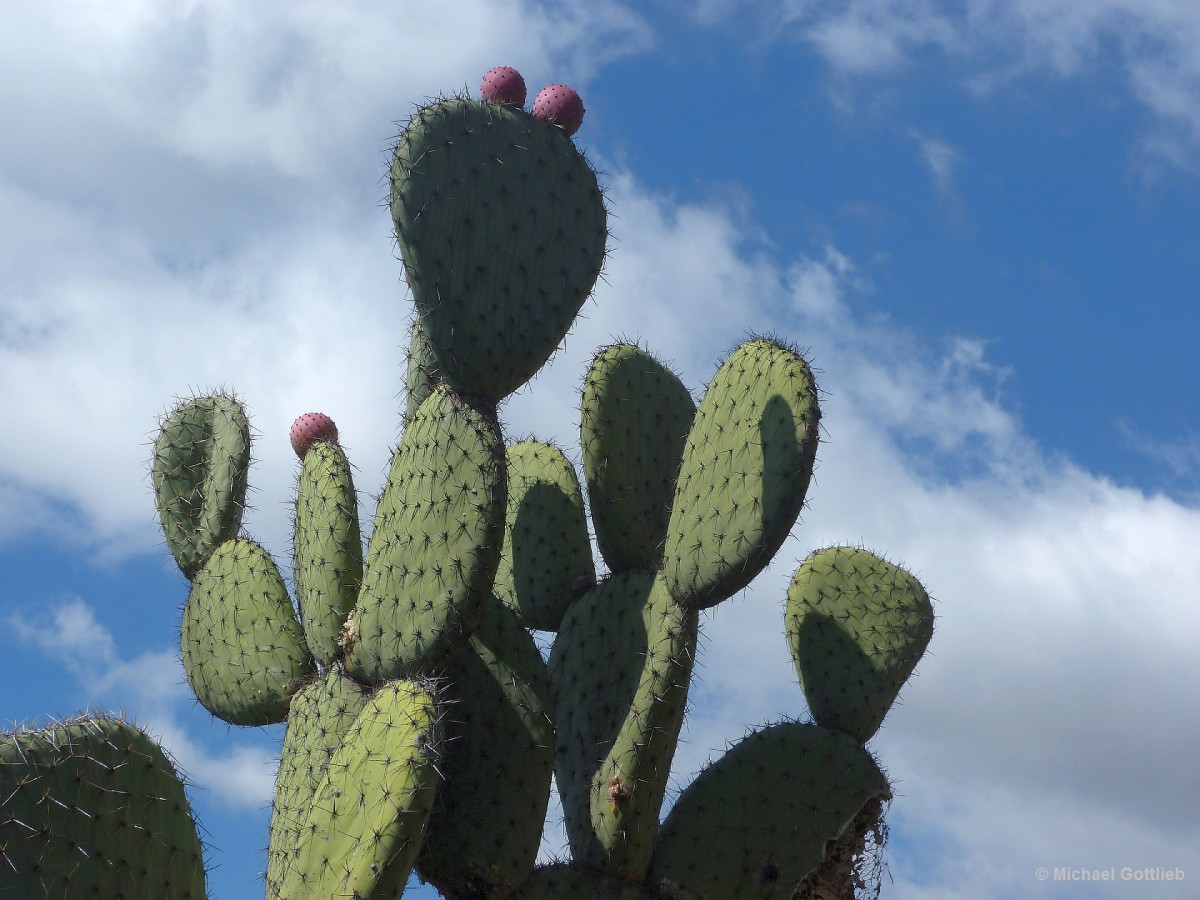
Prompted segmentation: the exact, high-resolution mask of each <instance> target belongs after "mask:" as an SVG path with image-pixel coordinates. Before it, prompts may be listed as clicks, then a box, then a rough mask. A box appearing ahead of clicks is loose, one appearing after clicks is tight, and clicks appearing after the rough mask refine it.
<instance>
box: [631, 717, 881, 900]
mask: <svg viewBox="0 0 1200 900" xmlns="http://www.w3.org/2000/svg"><path fill="white" fill-rule="evenodd" d="M890 797H891V790H890V788H889V787H888V783H887V779H886V778H885V777H884V775H883V773H882V772H881V771H879V767H878V766H877V765H876V763H875V760H874V759H872V757H871V755H870V754H869V753H868V752H867V751H866V750H864V749H863V748H862V746H861V745H860V744H858V743H857V742H856V741H855V740H853V739H852V738H850V737H848V736H847V735H844V734H842V733H841V732H837V731H830V730H828V729H825V728H820V727H818V726H816V725H811V724H804V723H799V722H785V723H781V724H777V725H771V726H769V727H767V728H764V729H762V730H761V731H756V732H753V733H751V734H750V735H749V736H747V737H746V738H744V739H743V740H742V741H741V742H739V743H737V744H735V745H734V746H733V747H732V748H730V749H729V751H728V752H727V753H726V754H725V755H724V756H723V757H721V758H720V759H719V760H717V761H716V762H715V763H713V764H712V765H711V766H709V767H708V768H707V769H705V770H704V771H703V772H701V773H700V774H699V775H698V776H697V777H696V780H695V781H693V782H692V784H691V785H689V786H688V787H687V789H686V790H684V792H683V793H682V794H681V795H680V797H679V799H678V800H677V801H676V803H675V806H674V807H673V808H672V809H671V813H670V815H668V816H667V818H666V820H665V821H664V822H663V825H662V830H661V832H660V833H659V840H658V846H657V848H656V849H655V852H654V862H653V864H652V865H651V867H650V880H651V881H659V880H662V879H669V880H671V881H673V882H675V883H678V884H680V885H682V886H683V887H684V888H686V889H687V890H690V891H695V892H696V893H698V894H701V895H703V896H706V897H731V898H732V897H763V898H768V897H778V898H782V900H786V898H789V897H791V896H792V895H793V893H794V892H795V890H796V888H797V886H798V885H799V884H800V883H801V882H802V881H803V880H804V879H805V878H807V877H808V876H809V875H810V874H812V873H814V872H815V871H817V870H818V868H819V867H820V866H821V863H822V861H823V860H824V858H825V854H826V842H827V841H832V840H834V839H836V838H838V837H839V836H841V835H843V834H845V832H846V831H847V829H850V828H852V827H854V828H862V827H863V826H864V824H865V823H863V822H862V821H861V819H860V816H859V814H860V812H862V811H863V810H864V809H866V810H868V811H871V812H874V813H878V812H879V810H880V809H881V807H880V804H881V803H882V802H886V801H887V800H888V799H890Z"/></svg>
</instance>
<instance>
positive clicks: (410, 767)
mask: <svg viewBox="0 0 1200 900" xmlns="http://www.w3.org/2000/svg"><path fill="white" fill-rule="evenodd" d="M440 720H441V714H440V711H439V704H438V700H437V696H436V694H435V693H434V691H433V689H432V688H431V687H430V686H428V685H426V684H423V683H421V682H414V681H397V682H391V683H388V684H386V685H384V686H383V687H381V688H380V689H379V690H378V691H377V692H376V693H375V694H374V695H373V696H372V697H371V699H370V701H369V702H368V703H367V704H366V705H365V706H364V707H363V709H362V711H361V712H360V713H359V714H358V717H357V718H356V719H355V720H354V723H353V724H352V725H351V726H350V728H349V730H348V731H347V732H346V736H345V739H344V740H343V741H342V742H341V744H340V745H339V746H338V748H337V750H336V751H335V752H334V754H333V757H332V758H331V759H330V760H329V766H328V768H327V770H326V772H325V775H324V777H323V778H322V779H321V782H320V784H319V785H318V786H317V790H316V793H315V795H314V797H313V801H312V806H311V808H310V811H309V813H308V819H307V821H306V822H305V823H304V825H303V826H302V827H301V829H300V838H299V841H300V845H299V846H300V849H299V852H298V853H297V854H296V859H295V861H294V862H293V863H292V865H291V866H290V867H289V868H288V871H287V875H286V876H285V878H284V882H283V888H282V890H281V892H280V894H281V896H282V897H287V898H291V897H399V896H400V895H401V894H402V893H403V892H404V885H405V884H406V883H407V881H408V876H409V873H410V872H411V871H412V865H413V861H414V860H415V859H416V856H417V853H418V852H419V851H420V849H421V841H422V837H423V836H424V831H425V823H426V821H428V819H429V812H430V810H431V809H432V807H433V802H434V798H435V797H436V794H437V784H438V778H439V776H438V771H437V765H438V754H439V750H440V747H441V727H440Z"/></svg>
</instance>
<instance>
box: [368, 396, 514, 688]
mask: <svg viewBox="0 0 1200 900" xmlns="http://www.w3.org/2000/svg"><path fill="white" fill-rule="evenodd" d="M504 484H505V462H504V441H503V438H502V437H501V435H500V429H499V425H498V424H497V423H496V420H495V417H494V413H492V412H491V411H490V410H488V409H487V408H486V407H484V406H482V405H481V406H475V405H472V404H471V403H469V402H467V401H465V400H463V399H462V398H461V397H459V396H458V395H457V394H455V393H453V392H452V391H450V390H448V389H447V388H446V387H444V386H442V387H439V388H438V389H436V390H435V391H434V392H433V393H432V394H431V395H430V396H429V398H428V399H427V400H426V401H425V402H424V403H422V404H421V408H420V409H419V410H418V411H417V415H416V416H415V417H414V418H413V420H412V421H411V422H410V423H409V425H408V427H407V428H406V429H405V431H404V436H403V438H402V439H401V442H400V447H399V448H398V449H397V450H396V453H395V455H394V457H393V459H392V467H391V472H390V474H389V475H388V483H387V487H386V488H385V489H384V492H383V496H382V497H381V498H380V500H379V507H378V511H377V512H376V515H375V530H374V532H373V533H372V535H371V542H370V546H369V547H368V549H367V561H366V565H365V571H364V574H363V584H362V590H361V592H360V593H359V596H358V601H357V603H356V605H355V609H354V631H355V634H354V636H353V639H352V641H351V646H350V649H349V650H348V652H347V663H346V665H347V669H348V670H349V671H350V673H351V674H352V675H354V676H355V677H357V678H360V679H363V680H366V681H372V682H379V681H382V680H385V679H388V678H397V677H409V676H412V675H415V674H418V673H419V672H421V671H430V670H431V669H433V668H434V667H436V666H438V665H440V664H441V663H443V662H445V660H446V659H447V658H449V656H450V654H451V653H453V652H454V651H455V650H457V649H458V648H459V647H461V646H462V645H463V644H465V643H466V641H467V638H468V637H470V634H471V630H472V629H473V628H474V627H475V624H476V623H477V622H478V621H479V617H480V615H481V614H482V611H483V604H484V602H486V600H487V599H488V598H489V597H491V591H492V581H493V579H494V578H495V575H496V567H497V566H498V565H499V563H500V548H501V544H502V542H503V540H504V511H505V491H504Z"/></svg>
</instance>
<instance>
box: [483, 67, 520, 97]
mask: <svg viewBox="0 0 1200 900" xmlns="http://www.w3.org/2000/svg"><path fill="white" fill-rule="evenodd" d="M525 95H526V92H525V79H524V78H522V77H521V73H520V72H518V71H517V70H516V69H514V68H513V67H512V66H496V68H494V69H492V70H491V71H490V72H488V73H487V74H486V75H484V76H483V85H482V87H480V88H479V96H480V97H482V98H483V99H484V101H485V102H487V103H499V104H500V105H501V106H524V105H525Z"/></svg>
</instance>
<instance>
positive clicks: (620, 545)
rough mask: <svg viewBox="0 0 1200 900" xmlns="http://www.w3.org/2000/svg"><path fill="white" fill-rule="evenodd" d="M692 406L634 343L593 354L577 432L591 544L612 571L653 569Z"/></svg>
mask: <svg viewBox="0 0 1200 900" xmlns="http://www.w3.org/2000/svg"><path fill="white" fill-rule="evenodd" d="M695 415H696V404H695V403H694V402H693V401H692V396H691V394H689V393H688V391H687V388H685V387H684V386H683V382H681V381H680V380H679V377H678V376H677V375H675V373H674V372H672V371H670V370H669V369H668V368H667V367H666V366H664V365H663V364H662V363H660V362H659V361H658V360H657V359H655V358H654V357H653V356H651V355H650V354H649V353H647V352H646V351H645V350H642V349H641V348H640V347H636V346H633V345H631V344H615V345H613V346H610V347H605V348H604V349H602V350H601V351H600V352H599V353H597V354H596V357H595V359H594V360H593V361H592V366H591V368H590V369H589V370H588V374H587V379H586V380H585V381H584V385H583V400H582V403H581V407H580V419H579V431H580V438H581V444H582V448H583V471H584V474H585V476H586V478H587V486H588V498H589V499H590V500H591V509H592V521H593V522H594V524H595V526H596V543H597V544H598V545H599V547H600V553H601V554H602V555H603V556H604V560H605V562H607V563H608V567H609V569H610V570H611V571H614V572H620V571H622V570H624V569H631V568H642V569H653V568H657V567H658V566H659V565H660V564H661V563H662V549H663V540H664V538H665V537H666V534H667V523H668V521H669V520H670V516H671V501H672V499H673V498H674V495H675V482H676V479H677V478H678V477H679V465H680V462H681V461H682V459H683V448H684V445H685V443H686V441H687V436H688V431H689V430H690V429H691V427H692V420H693V419H694V418H695Z"/></svg>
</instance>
